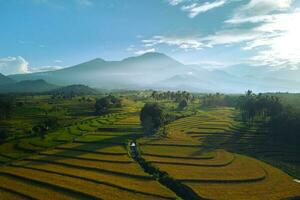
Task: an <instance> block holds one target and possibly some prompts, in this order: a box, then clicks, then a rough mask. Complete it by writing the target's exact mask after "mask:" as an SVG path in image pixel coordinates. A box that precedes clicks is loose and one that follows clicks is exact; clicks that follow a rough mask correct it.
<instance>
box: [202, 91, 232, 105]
mask: <svg viewBox="0 0 300 200" xmlns="http://www.w3.org/2000/svg"><path fill="white" fill-rule="evenodd" d="M237 99H238V96H237V95H225V94H220V93H216V94H208V95H205V96H203V97H201V105H202V106H203V107H218V106H231V107H234V106H235V105H236V102H237Z"/></svg>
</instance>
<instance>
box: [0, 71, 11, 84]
mask: <svg viewBox="0 0 300 200" xmlns="http://www.w3.org/2000/svg"><path fill="white" fill-rule="evenodd" d="M13 82H14V81H13V80H12V79H10V78H8V77H7V76H4V75H3V74H1V73H0V85H5V84H10V83H13Z"/></svg>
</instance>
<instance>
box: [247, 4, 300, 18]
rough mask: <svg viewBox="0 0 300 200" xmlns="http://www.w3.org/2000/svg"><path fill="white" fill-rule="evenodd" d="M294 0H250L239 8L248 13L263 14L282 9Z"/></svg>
mask: <svg viewBox="0 0 300 200" xmlns="http://www.w3.org/2000/svg"><path fill="white" fill-rule="evenodd" d="M293 2H294V0H251V1H250V2H249V3H248V4H246V5H245V6H243V7H242V8H241V12H243V13H244V14H248V15H263V14H268V13H270V12H272V11H274V10H284V9H287V8H289V7H290V6H291V4H292V3H293Z"/></svg>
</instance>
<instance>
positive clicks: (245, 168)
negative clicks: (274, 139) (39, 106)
mask: <svg viewBox="0 0 300 200" xmlns="http://www.w3.org/2000/svg"><path fill="white" fill-rule="evenodd" d="M123 95H124V94H123ZM90 98H92V97H90ZM93 98H97V97H93ZM37 99H39V100H40V99H43V101H44V102H48V101H51V99H50V98H49V97H40V96H38V97H33V99H32V101H37ZM60 101H61V105H68V106H67V107H68V108H69V111H68V112H67V111H66V112H65V113H64V114H62V115H61V121H62V122H63V124H62V125H60V126H59V127H57V128H56V129H54V130H51V131H49V132H48V133H47V134H46V135H45V136H43V137H41V136H39V135H35V134H30V135H25V133H22V132H21V131H20V132H19V133H18V135H12V136H11V137H9V138H8V139H7V140H6V141H5V142H3V143H2V144H0V153H1V154H0V158H1V162H2V165H3V166H1V167H0V182H1V183H5V184H0V195H1V197H3V198H4V199H49V198H55V199H180V198H183V199H194V198H195V199H274V200H275V199H284V198H291V197H298V196H299V195H300V184H299V183H296V182H295V181H293V178H292V177H291V176H289V175H288V174H286V173H285V172H289V170H290V168H288V167H287V166H293V167H294V168H293V169H299V168H297V167H298V165H297V164H295V163H291V162H288V161H286V160H284V159H282V158H283V157H284V158H285V159H287V158H290V159H296V158H297V155H296V153H297V152H298V150H299V149H297V148H296V147H293V146H290V147H289V148H288V149H287V150H284V151H283V150H282V151H281V150H280V151H279V150H278V147H277V148H270V146H268V145H271V143H270V144H268V143H267V142H266V139H265V137H266V136H265V135H264V134H257V133H258V132H259V133H263V131H264V130H263V129H262V128H261V127H260V126H259V123H258V122H257V124H255V126H254V127H253V126H252V127H251V128H250V127H248V126H246V125H245V124H244V123H243V122H242V121H240V120H239V112H238V111H237V110H235V109H233V108H231V107H217V108H201V107H199V106H198V104H199V101H194V102H192V103H190V105H188V107H187V108H185V109H183V110H178V109H177V108H176V103H174V102H173V101H166V100H161V101H156V102H159V103H160V104H162V105H163V106H164V109H165V110H166V111H167V113H168V115H169V116H175V117H171V118H172V120H170V122H169V123H168V124H167V125H166V126H165V127H164V130H159V131H158V134H154V135H145V134H144V133H143V127H142V126H141V124H140V117H139V111H140V109H141V108H142V106H143V105H144V103H145V102H146V101H145V100H138V101H137V100H135V99H134V96H132V94H131V95H128V96H126V97H123V98H122V107H121V108H114V109H111V110H110V111H109V113H106V114H103V115H94V114H92V110H93V107H92V104H91V103H90V102H85V103H82V102H81V103H82V104H85V109H86V110H85V111H81V112H80V111H79V110H77V106H79V105H78V102H77V101H76V98H75V99H72V100H69V99H67V100H60ZM64 101H66V102H64ZM67 102H68V103H67ZM50 105H51V104H50ZM64 108H66V107H64ZM22 109H27V108H26V107H25V108H22ZM49 113H50V112H49ZM75 113H76V114H75ZM37 116H38V115H37ZM34 117H35V115H32V116H24V115H22V113H19V114H18V115H17V114H16V115H15V117H13V118H12V119H11V120H7V121H5V123H6V124H7V123H13V120H16V119H17V118H20V121H22V120H21V119H22V118H24V119H26V120H25V121H26V123H29V121H30V120H31V121H32V123H33V124H27V125H28V126H30V125H31V126H33V125H34V121H35V120H36V119H31V118H34ZM42 117H44V116H43V114H42ZM27 119H28V120H27ZM29 119H30V120H29ZM24 123H25V122H24ZM18 126H19V128H18ZM22 126H23V125H22V123H18V124H17V126H16V127H13V126H8V127H10V129H13V128H14V129H16V130H17V129H19V130H21V129H22V128H21V127H22ZM25 127H26V126H25ZM132 141H135V142H136V144H137V151H138V152H137V153H138V158H140V159H143V160H144V161H145V163H146V164H145V165H143V164H141V163H140V162H139V161H138V159H137V158H135V157H134V155H133V154H132V152H131V150H130V147H129V144H130V142H132ZM272 145H274V143H272ZM293 148H294V149H293ZM267 149H268V150H269V151H266V150H267ZM278 153H280V155H282V157H280V156H277V155H278ZM283 154H284V155H283ZM266 155H270V156H269V157H267V156H266ZM256 158H258V159H256ZM268 158H269V159H268ZM276 163H277V164H276ZM278 163H279V164H278ZM280 163H281V165H280ZM147 166H151V167H154V168H155V170H154V171H153V170H152V171H151V170H148V169H147ZM274 166H276V167H279V168H281V169H282V170H285V172H283V171H281V170H280V169H278V168H276V167H274ZM296 172H297V170H292V173H290V174H291V175H295V174H296V176H297V173H296ZM162 174H163V176H162ZM166 177H167V178H168V179H165V178H166ZM164 180H171V181H170V182H166V181H164ZM174 184H175V185H177V186H179V187H184V188H185V191H188V192H187V193H188V194H183V193H182V191H181V192H180V189H178V187H177V188H176V187H174V186H172V185H174ZM249 194H250V195H251V198H250V197H249Z"/></svg>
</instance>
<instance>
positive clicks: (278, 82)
mask: <svg viewBox="0 0 300 200" xmlns="http://www.w3.org/2000/svg"><path fill="white" fill-rule="evenodd" d="M299 68H300V67H299ZM299 77H300V70H288V69H278V70H274V69H273V68H271V67H269V66H260V67H255V66H250V65H249V64H239V65H233V66H228V67H225V68H222V69H218V68H214V67H212V68H209V67H207V66H203V65H184V64H182V63H180V62H178V61H176V60H174V59H173V58H171V57H169V56H167V55H165V54H162V53H146V54H143V55H140V56H135V57H129V58H126V59H123V60H120V61H105V60H103V59H100V58H97V59H93V60H91V61H88V62H85V63H81V64H78V65H75V66H72V67H68V68H64V69H61V70H56V71H49V72H39V73H31V74H18V75H11V76H9V78H11V79H14V80H16V81H23V80H35V79H43V80H45V81H47V82H49V83H51V84H55V85H74V84H82V85H87V86H89V87H93V88H99V89H160V90H188V91H194V92H226V93H242V92H244V91H246V90H248V89H251V90H253V91H254V92H277V91H291V92H300V88H299V85H300V81H299V80H298V79H299Z"/></svg>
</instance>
